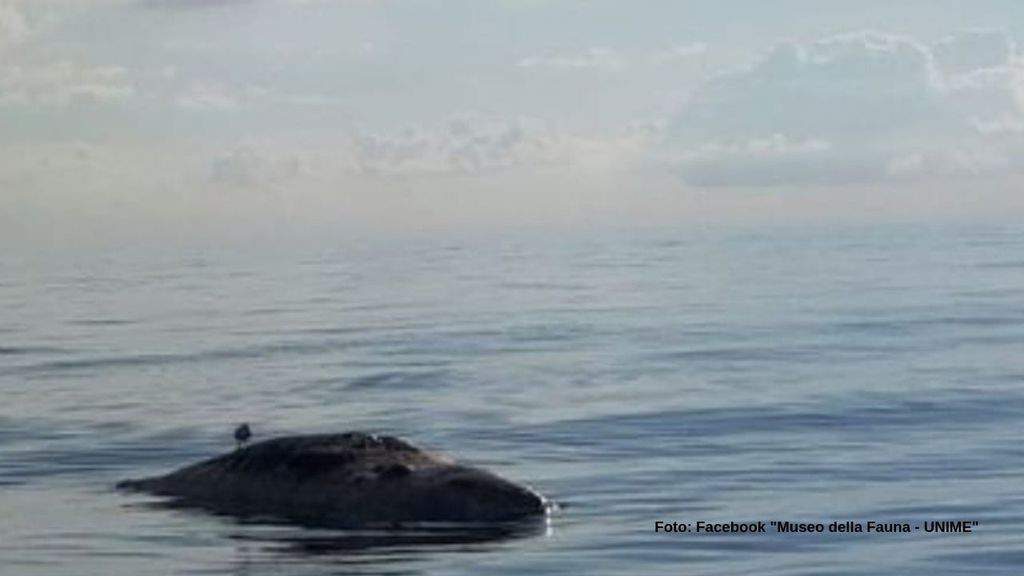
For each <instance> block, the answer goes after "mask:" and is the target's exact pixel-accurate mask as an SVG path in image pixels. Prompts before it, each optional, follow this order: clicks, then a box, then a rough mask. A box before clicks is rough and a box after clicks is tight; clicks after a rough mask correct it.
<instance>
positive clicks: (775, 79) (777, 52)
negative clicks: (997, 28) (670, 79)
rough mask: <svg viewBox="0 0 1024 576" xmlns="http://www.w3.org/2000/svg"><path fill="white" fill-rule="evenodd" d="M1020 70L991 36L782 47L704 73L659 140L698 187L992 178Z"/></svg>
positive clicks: (861, 37)
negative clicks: (737, 67) (928, 42)
mask: <svg viewBox="0 0 1024 576" xmlns="http://www.w3.org/2000/svg"><path fill="white" fill-rule="evenodd" d="M1020 77H1021V67H1020V61H1019V60H1018V59H1017V57H1016V56H1015V54H1014V51H1013V48H1012V44H1010V43H1009V42H1008V41H1007V39H1006V38H1005V37H1004V36H1002V35H1001V34H998V33H983V32H977V31H974V32H969V33H967V34H966V35H965V36H963V37H960V36H951V37H948V38H946V39H944V40H943V41H942V42H940V43H939V44H937V45H936V46H927V45H924V44H922V43H920V42H917V41H916V40H914V39H912V38H906V37H900V36H891V35H885V34H879V33H873V32H862V33H856V34H845V35H840V36H835V37H830V38H826V39H823V40H820V41H818V42H813V43H808V44H801V43H792V42H790V43H785V44H781V45H778V46H776V47H774V48H772V49H771V50H770V51H769V52H768V53H767V54H766V55H765V56H764V57H762V58H761V59H759V60H757V61H756V62H754V63H752V64H751V65H750V66H748V67H746V68H743V69H740V70H733V71H727V72H723V73H721V74H719V75H717V76H716V77H714V78H713V79H711V80H710V81H709V82H708V83H707V84H706V85H704V86H703V87H702V88H701V89H700V90H698V91H697V92H696V93H695V94H694V95H693V97H692V98H691V99H690V101H689V102H688V103H687V105H686V106H685V107H684V108H683V110H681V111H680V113H679V114H678V116H677V117H676V118H675V119H674V121H673V123H672V124H671V126H670V128H669V130H668V131H667V134H666V144H667V145H668V146H669V148H670V150H671V151H672V152H671V157H672V158H673V159H674V160H675V161H676V162H677V164H678V166H679V169H680V170H681V172H682V174H683V177H684V179H686V180H688V181H690V182H691V183H694V184H698V185H704V186H726V185H743V186H757V185H778V184H787V183H791V184H794V183H829V182H832V183H842V182H863V181H875V180H881V179H886V178H890V177H900V178H906V177H909V176H911V175H916V176H919V177H925V176H929V175H939V174H941V175H948V174H954V173H955V174H963V175H975V174H988V173H993V172H997V171H999V170H1009V169H1013V167H1014V162H1011V161H1009V160H1007V158H1012V157H1014V152H1015V151H1016V150H1017V148H1019V144H1020V143H1019V142H1016V141H1006V137H1008V136H1012V135H1015V134H1020V131H1019V130H1018V127H1019V126H1020V125H1021V123H1022V122H1024V110H1022V107H1021V99H1020V97H1019V95H1020V80H1019V79H1020ZM994 135H1000V136H1002V137H1003V140H1001V141H999V142H993V141H991V139H992V137H993V136H994ZM808 143H828V145H827V146H818V145H815V146H808V145H807V144H808Z"/></svg>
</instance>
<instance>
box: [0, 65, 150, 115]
mask: <svg viewBox="0 0 1024 576" xmlns="http://www.w3.org/2000/svg"><path fill="white" fill-rule="evenodd" d="M134 94H135V87H134V85H133V84H132V83H131V82H130V81H129V80H128V78H127V71H126V70H125V69H124V68H121V67H118V66H89V65H83V64H78V63H74V62H70V61H66V60H65V61H60V62H54V63H50V64H44V65H36V66H32V65H24V66H22V65H15V66H8V67H6V68H4V69H3V70H0V103H2V104H21V105H45V106H66V105H68V104H71V103H73V102H98V103H102V102H114V101H120V100H125V99H127V98H129V97H131V96H132V95H134Z"/></svg>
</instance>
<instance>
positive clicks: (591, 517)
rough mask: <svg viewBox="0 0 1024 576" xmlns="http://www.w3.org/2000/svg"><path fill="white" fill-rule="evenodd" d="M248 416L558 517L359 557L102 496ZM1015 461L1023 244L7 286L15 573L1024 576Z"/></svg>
mask: <svg viewBox="0 0 1024 576" xmlns="http://www.w3.org/2000/svg"><path fill="white" fill-rule="evenodd" d="M0 254H3V253H0ZM243 420H247V421H249V422H251V423H252V425H253V428H254V429H255V431H256V434H257V437H267V436H269V435H272V434H278V433H298V432H313V431H337V430H347V429H370V430H376V431H382V432H390V433H396V434H399V435H402V436H406V437H408V438H409V439H411V440H412V441H414V442H415V443H417V444H421V445H424V446H427V447H429V448H433V449H438V450H442V451H444V452H447V453H450V454H454V455H456V456H458V457H460V458H462V459H464V460H468V461H470V462H472V463H475V464H480V465H483V466H486V467H489V468H492V469H494V470H495V471H497V472H499V473H501V474H503V475H505V476H508V477H511V478H513V479H516V480H520V481H523V482H527V483H529V484H530V485H532V486H534V487H536V488H537V489H539V490H540V491H542V492H544V493H545V494H547V495H549V496H551V497H552V498H554V499H555V500H557V501H559V502H561V503H562V504H563V505H564V507H563V509H562V510H561V511H559V512H558V513H557V514H556V515H555V516H554V517H553V518H552V520H551V523H550V526H548V527H547V528H546V529H543V530H540V531H539V532H537V533H534V534H529V535H526V536H523V537H518V538H510V539H499V540H493V541H483V542H447V543H422V542H418V541H416V540H415V539H401V538H400V537H398V536H392V538H393V540H392V541H391V542H390V545H386V544H388V541H387V538H389V536H388V535H383V537H382V538H383V541H381V542H377V544H380V545H375V546H357V545H351V543H352V542H353V540H352V538H351V537H353V536H354V535H353V534H346V533H339V532H331V531H324V530H319V531H314V530H308V529H303V528H297V527H288V526H283V525H275V524H260V523H241V522H237V521H234V520H232V519H230V518H223V517H216V516H211V515H207V514H204V513H202V512H196V511H190V510H180V509H167V508H162V507H158V506H152V505H151V503H152V501H151V500H150V499H148V498H147V497H144V496H139V495H125V494H121V493H118V492H115V491H114V490H113V488H112V486H113V483H114V482H115V481H116V480H118V479H121V478H124V477H129V476H140V475H146V474H153V473H158V472H162V471H167V470H170V469H173V468H175V467H178V466H180V465H182V464H185V463H188V462H191V461H193V460H196V459H199V458H203V457H206V456H209V455H213V454H216V453H218V452H220V451H224V450H228V449H231V447H232V441H231V439H230V433H231V428H232V426H233V425H234V424H235V423H237V422H239V421H243ZM1022 438H1024V229H1019V228H1009V227H995V228H983V227H965V226H930V227H899V226H894V225H886V226H878V227H863V228H845V229H840V230H827V229H816V230H813V231H796V230H776V229H758V230H754V229H748V230H731V231H712V230H690V231H688V230H679V231H660V232H646V233H643V234H640V233H638V234H628V233H625V232H622V231H619V232H617V233H608V234H597V233H594V234H592V235H590V236H588V235H586V234H582V233H580V234H575V235H571V236H559V235H551V234H548V235H544V236H540V235H538V236H533V237H531V236H530V235H526V234H521V235H518V236H514V237H508V238H488V239H480V238H477V239H464V240H457V239H451V238H449V239H445V240H442V239H437V238H431V237H425V238H421V239H419V240H417V241H409V242H401V241H393V242H386V243H385V242H374V241H362V242H353V241H347V242H337V243H335V244H331V245H325V246H320V247H318V248H316V249H309V248H308V247H307V248H302V249H298V248H297V249H294V250H276V251H273V252H271V253H266V254H261V252H260V251H259V250H257V249H251V250H234V251H228V250H222V251H209V250H207V251H200V250H180V251H171V250H164V251H161V252H147V251H146V250H141V249H128V248H126V249H124V250H113V251H108V252H104V253H102V254H92V255H80V256H76V257H72V256H69V255H63V256H58V255H54V254H36V255H31V254H29V255H25V254H21V255H15V254H3V255H2V256H0V573H3V574H18V575H31V574H40V575H48V576H50V575H65V574H66V575H72V574H73V575H80V574H105V575H129V574H130V575H137V574H246V575H263V574H266V575H271V574H274V575H277V574H287V575H293V574H294V575H306V574H309V575H312V574H350V573H357V574H527V573H529V574H630V575H631V574H655V573H657V574H666V573H673V574H712V573H713V574H758V575H760V576H772V575H801V574H806V575H812V574H813V575H822V574H835V575H838V574H842V575H853V574H865V575H866V574H905V575H906V574H910V575H913V574H928V575H935V574H954V573H955V574H1019V573H1020V567H1021V565H1024V535H1022V533H1024V445H1022V442H1021V439H1022ZM658 519H663V520H679V521H691V522H693V521H696V520H709V521H729V520H737V521H739V520H772V519H780V520H801V521H810V520H824V521H830V520H847V519H849V520H860V521H866V520H878V521H886V522H890V521H899V522H903V521H906V522H912V523H920V522H922V521H926V520H960V519H967V520H977V521H978V522H979V525H978V526H977V527H976V528H975V529H974V533H972V534H945V535H943V534H925V533H922V532H917V533H911V534H871V535H865V534H859V535H837V534H823V535H779V534H771V533H770V534H768V535H757V536H746V535H742V536H741V535H727V534H726V535H694V534H689V535H681V536H680V535H664V534H655V533H654V530H653V526H654V521H655V520H658ZM355 536H358V535H355Z"/></svg>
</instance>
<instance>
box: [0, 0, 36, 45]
mask: <svg viewBox="0 0 1024 576" xmlns="http://www.w3.org/2000/svg"><path fill="white" fill-rule="evenodd" d="M29 31H30V30H29V25H28V20H27V19H26V18H25V15H24V14H23V13H22V12H21V10H19V8H18V6H17V5H15V4H14V3H13V2H10V1H5V0H0V49H2V48H3V47H4V46H5V45H7V44H15V43H17V42H21V41H23V40H24V39H25V38H26V37H28V35H29Z"/></svg>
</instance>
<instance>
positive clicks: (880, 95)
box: [0, 0, 1024, 247]
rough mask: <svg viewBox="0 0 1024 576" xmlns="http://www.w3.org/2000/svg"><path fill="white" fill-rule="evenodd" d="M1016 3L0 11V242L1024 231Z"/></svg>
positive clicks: (313, 4)
mask: <svg viewBox="0 0 1024 576" xmlns="http://www.w3.org/2000/svg"><path fill="white" fill-rule="evenodd" d="M1022 39H1024V3H1022V2H1019V1H1016V0H1003V1H984V0H973V1H966V0H965V1H962V2H953V1H948V0H946V1H944V0H928V1H915V0H901V1H898V2H893V1H892V0H887V1H884V2H871V1H863V0H861V1H857V2H853V1H850V2H839V1H835V2H826V1H822V0H807V1H796V0H788V1H787V0H776V1H772V2H765V1H760V0H748V1H738V0H736V1H726V0H715V1H711V0H709V1H665V2H625V1H614V2H612V1H606V2H601V1H594V2H574V1H563V2H557V1H546V0H522V1H511V0H508V1H503V2H498V1H495V2H486V1H482V0H467V1H445V2H420V1H411V0H410V1H402V2H387V1H375V0H334V1H331V0H0V152H2V153H0V242H3V243H6V244H9V245H10V244H12V243H13V244H17V245H19V246H22V247H24V246H32V245H33V244H35V243H46V244H61V243H85V242H89V241H93V240H97V241H100V242H104V241H116V242H132V241H140V242H143V241H162V240H172V241H183V240H189V239H193V238H214V239H216V238H243V239H245V238H268V239H275V238H287V237H294V236H301V235H309V234H311V235H316V234H332V233H336V232H339V231H372V232H381V233H398V232H401V231H409V230H413V231H415V230H421V229H461V228H468V229H478V230H487V229H495V227H499V228H500V227H502V226H551V227H561V228H565V227H579V226H587V225H592V224H616V225H620V226H642V225H646V224H657V225H672V224H673V223H678V224H679V225H680V226H688V225H692V224H693V223H710V224H714V223H718V222H723V223H731V222H746V221H754V222H764V221H767V222H777V223H784V224H785V223H792V224H804V223H808V222H831V221H845V220H852V221H863V220H876V219H877V220H925V221H928V220H936V219H949V218H977V217H984V218H989V217H1004V218H1007V217H1008V218H1016V217H1024V197H1022V193H1021V188H1020V187H1021V184H1022V183H1024V178H1022V177H1021V173H1022V170H1024V58H1022V57H1021V55H1020V49H1019V48H1018V43H1019V42H1020V41H1021V40H1022Z"/></svg>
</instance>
